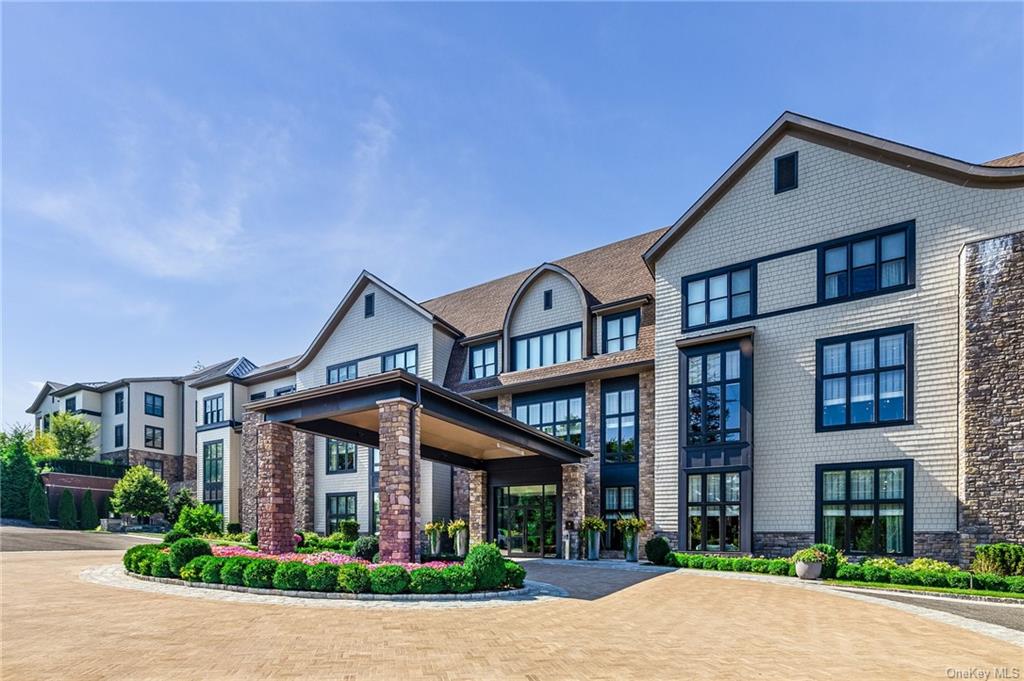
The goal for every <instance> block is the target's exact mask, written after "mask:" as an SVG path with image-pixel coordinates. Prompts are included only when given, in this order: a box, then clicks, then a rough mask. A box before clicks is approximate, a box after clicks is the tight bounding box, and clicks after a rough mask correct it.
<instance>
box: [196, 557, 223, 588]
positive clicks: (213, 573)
mask: <svg viewBox="0 0 1024 681" xmlns="http://www.w3.org/2000/svg"><path fill="white" fill-rule="evenodd" d="M227 562H228V559H227V558H217V557H212V558H208V559H207V560H206V562H205V563H203V571H202V573H200V577H202V579H203V581H204V582H206V583H207V584H220V573H221V570H223V569H224V564H225V563H227Z"/></svg>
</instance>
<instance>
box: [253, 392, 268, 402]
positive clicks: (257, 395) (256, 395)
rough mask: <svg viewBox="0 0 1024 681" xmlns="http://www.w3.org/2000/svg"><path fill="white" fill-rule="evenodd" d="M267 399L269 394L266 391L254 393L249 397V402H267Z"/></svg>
mask: <svg viewBox="0 0 1024 681" xmlns="http://www.w3.org/2000/svg"><path fill="white" fill-rule="evenodd" d="M265 399H267V392H266V391H265V390H264V391H262V392H258V393H253V394H252V395H249V401H250V402H258V401H260V400H265Z"/></svg>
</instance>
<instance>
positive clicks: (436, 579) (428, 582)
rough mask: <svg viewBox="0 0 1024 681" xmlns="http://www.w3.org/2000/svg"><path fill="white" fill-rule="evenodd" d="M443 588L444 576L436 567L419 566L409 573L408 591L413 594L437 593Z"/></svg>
mask: <svg viewBox="0 0 1024 681" xmlns="http://www.w3.org/2000/svg"><path fill="white" fill-rule="evenodd" d="M382 569H383V568H377V570H382ZM445 588H446V587H445V583H444V576H443V575H442V574H441V571H440V570H438V569H437V568H430V567H421V568H416V569H415V570H413V571H412V572H410V573H409V591H412V592H413V593H414V594H439V593H441V592H443V591H444V590H445Z"/></svg>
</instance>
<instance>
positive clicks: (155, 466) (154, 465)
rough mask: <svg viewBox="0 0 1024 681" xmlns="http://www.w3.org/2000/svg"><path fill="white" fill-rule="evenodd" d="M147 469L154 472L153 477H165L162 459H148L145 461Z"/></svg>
mask: <svg viewBox="0 0 1024 681" xmlns="http://www.w3.org/2000/svg"><path fill="white" fill-rule="evenodd" d="M144 463H145V464H146V468H148V469H149V470H151V471H153V475H155V476H157V477H158V478H163V477H164V462H163V461H161V460H160V459H146V460H145V461H144Z"/></svg>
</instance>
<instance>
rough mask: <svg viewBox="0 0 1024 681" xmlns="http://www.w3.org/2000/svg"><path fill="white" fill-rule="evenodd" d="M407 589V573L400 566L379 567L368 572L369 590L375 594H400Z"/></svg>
mask: <svg viewBox="0 0 1024 681" xmlns="http://www.w3.org/2000/svg"><path fill="white" fill-rule="evenodd" d="M408 588H409V573H408V572H406V570H405V568H404V567H402V566H401V565H381V566H380V567H379V568H375V569H373V570H370V589H371V590H372V591H373V593H375V594H400V593H402V592H404V591H405V590H407V589H408Z"/></svg>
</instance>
